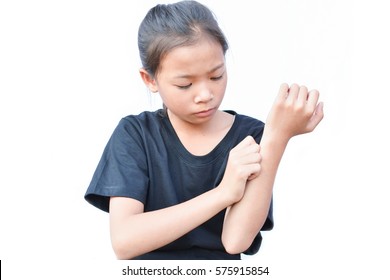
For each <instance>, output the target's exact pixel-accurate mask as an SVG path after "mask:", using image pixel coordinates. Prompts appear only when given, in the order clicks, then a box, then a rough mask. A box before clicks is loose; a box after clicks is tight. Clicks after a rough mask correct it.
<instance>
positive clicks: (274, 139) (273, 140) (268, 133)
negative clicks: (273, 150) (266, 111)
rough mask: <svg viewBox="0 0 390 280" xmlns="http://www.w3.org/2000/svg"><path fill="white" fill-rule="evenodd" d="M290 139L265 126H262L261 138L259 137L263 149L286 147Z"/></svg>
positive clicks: (280, 132) (286, 135)
mask: <svg viewBox="0 0 390 280" xmlns="http://www.w3.org/2000/svg"><path fill="white" fill-rule="evenodd" d="M290 139H291V136H289V135H288V134H286V133H285V132H282V131H278V130H276V129H273V128H272V127H270V126H268V125H267V124H266V125H265V126H264V132H263V136H262V137H261V146H262V147H263V146H264V145H272V146H280V147H283V146H287V144H288V142H289V141H290Z"/></svg>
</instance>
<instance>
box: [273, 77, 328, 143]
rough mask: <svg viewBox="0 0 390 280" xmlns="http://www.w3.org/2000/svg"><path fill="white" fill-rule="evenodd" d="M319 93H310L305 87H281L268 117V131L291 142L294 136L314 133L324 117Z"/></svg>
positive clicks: (295, 85) (313, 91)
mask: <svg viewBox="0 0 390 280" xmlns="http://www.w3.org/2000/svg"><path fill="white" fill-rule="evenodd" d="M318 99H319V92H318V91H317V90H311V91H310V92H308V90H307V88H306V87H305V86H298V85H297V84H293V85H291V87H290V88H289V87H288V85H287V84H282V85H281V86H280V90H279V94H278V96H277V98H276V100H275V103H274V105H273V107H272V109H271V111H270V113H269V115H268V118H267V121H266V129H268V130H270V131H272V133H273V134H276V135H277V137H285V139H286V140H289V139H290V138H292V137H293V136H296V135H299V134H304V133H308V132H311V131H313V130H314V129H315V128H316V126H317V125H318V124H319V123H320V122H321V120H322V118H323V117H324V111H323V103H322V102H320V103H318Z"/></svg>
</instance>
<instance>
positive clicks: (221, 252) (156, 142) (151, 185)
mask: <svg viewBox="0 0 390 280" xmlns="http://www.w3.org/2000/svg"><path fill="white" fill-rule="evenodd" d="M227 112H228V113H230V114H232V115H235V120H234V123H233V125H232V127H231V129H230V130H229V131H228V133H227V134H226V136H225V137H224V138H223V139H222V140H221V142H220V143H219V144H218V145H217V146H216V147H215V148H214V149H213V150H212V151H211V152H210V153H208V154H207V155H204V156H194V155H193V154H191V153H189V152H188V151H187V150H186V148H185V147H184V146H183V144H182V143H181V142H180V140H179V138H178V136H177V134H176V132H175V130H174V128H173V126H172V125H171V123H170V121H169V118H168V115H167V114H166V111H165V110H158V111H156V112H143V113H141V114H139V115H131V116H127V117H125V118H123V119H122V120H121V121H120V122H119V124H118V126H117V127H116V129H115V131H114V133H113V134H112V136H111V138H110V140H109V142H108V144H107V146H106V148H105V150H104V152H103V155H102V157H101V160H100V162H99V164H98V166H97V169H96V171H95V173H94V175H93V178H92V181H91V183H90V185H89V187H88V189H87V192H86V194H85V199H86V200H87V201H88V202H89V203H91V204H92V205H94V206H96V207H98V208H100V209H102V210H104V211H107V212H108V210H109V198H110V197H112V196H122V197H130V198H134V199H136V200H139V201H140V202H142V203H143V204H144V211H145V212H147V211H152V210H157V209H162V208H165V207H169V206H172V205H176V204H179V203H181V202H184V201H187V200H189V199H191V198H194V197H196V196H198V195H200V194H202V193H204V192H207V191H209V190H210V189H212V188H215V187H216V186H218V185H219V183H220V182H221V180H222V178H223V175H224V171H225V167H226V163H227V159H228V155H229V152H230V150H231V149H232V148H234V147H235V146H236V145H237V144H238V143H240V142H241V141H242V140H243V139H244V138H245V137H246V136H248V135H252V136H253V138H254V139H255V140H256V141H257V142H258V143H259V142H260V138H261V136H262V133H263V129H264V123H262V122H261V121H259V120H256V119H254V118H251V117H247V116H243V115H239V114H236V113H235V112H233V111H227ZM224 214H225V210H224V211H221V212H220V213H218V214H217V215H215V216H214V217H213V218H211V219H210V220H208V221H206V222H205V223H203V224H202V225H200V226H199V227H197V228H195V229H194V230H192V231H190V232H189V233H187V234H185V235H184V236H182V237H181V238H179V239H177V240H175V241H173V242H172V243H170V244H168V245H166V246H164V247H162V248H160V249H158V250H156V251H153V252H150V253H147V254H145V255H142V256H139V257H137V258H136V259H240V255H239V254H238V255H230V254H228V253H227V252H226V251H225V249H224V247H223V245H222V242H221V233H222V225H223V219H224ZM272 227H273V215H272V203H271V207H270V210H269V213H268V217H267V220H266V222H265V224H264V226H263V228H262V230H270V229H272ZM261 240H262V237H261V234H260V232H259V233H258V235H257V236H256V238H255V240H254V241H253V243H252V245H251V246H250V248H249V249H248V250H247V251H246V252H244V253H245V254H255V253H256V252H257V251H258V250H259V248H260V245H261Z"/></svg>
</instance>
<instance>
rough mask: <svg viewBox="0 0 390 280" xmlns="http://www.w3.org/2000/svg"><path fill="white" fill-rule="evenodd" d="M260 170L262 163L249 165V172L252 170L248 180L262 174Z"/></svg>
mask: <svg viewBox="0 0 390 280" xmlns="http://www.w3.org/2000/svg"><path fill="white" fill-rule="evenodd" d="M260 171H261V165H260V164H252V165H248V172H250V173H249V176H248V181H250V180H253V179H255V178H256V177H258V176H259V175H260Z"/></svg>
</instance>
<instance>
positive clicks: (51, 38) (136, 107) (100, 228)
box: [0, 0, 390, 279]
mask: <svg viewBox="0 0 390 280" xmlns="http://www.w3.org/2000/svg"><path fill="white" fill-rule="evenodd" d="M156 3H158V1H151V0H149V1H87V0H78V1H43V0H39V1H1V2H0V94H1V98H0V124H1V126H0V129H1V137H0V227H1V230H0V259H1V260H2V263H3V270H2V273H3V275H4V276H5V275H7V276H8V277H7V278H8V279H24V278H26V277H27V276H31V277H32V279H38V276H40V277H43V278H44V279H46V278H50V279H68V276H69V275H73V274H75V275H76V272H77V275H79V276H80V275H86V276H87V275H90V276H91V275H93V277H94V278H95V279H100V278H99V276H101V277H102V276H103V275H104V272H106V273H108V275H109V276H110V277H111V278H112V279H114V275H110V274H109V273H111V272H107V271H106V270H105V269H104V268H105V266H108V267H110V266H114V267H115V266H117V263H115V262H116V261H115V256H114V254H113V252H112V250H111V245H110V240H109V233H108V215H107V214H106V213H104V212H102V211H100V210H97V209H95V208H93V207H92V206H90V205H89V204H88V203H87V202H85V201H84V198H83V196H84V193H85V191H86V188H87V186H88V184H89V181H90V179H91V177H92V174H93V172H94V170H95V167H96V165H97V163H98V160H99V159H100V156H101V153H102V152H103V148H104V146H105V144H106V142H107V140H108V138H109V136H110V135H111V133H112V131H113V129H114V128H115V126H116V124H117V123H118V121H119V119H120V118H121V117H123V116H125V115H128V114H135V113H139V112H141V111H144V110H154V109H156V108H159V107H160V105H161V104H160V101H159V99H158V97H156V96H152V95H150V93H148V92H147V90H146V88H145V86H144V85H143V84H142V82H141V79H140V78H139V74H138V69H139V68H140V66H141V65H140V61H139V58H138V49H137V41H136V39H137V29H138V26H139V23H140V22H141V20H142V18H143V17H144V15H145V14H146V12H147V10H148V9H149V8H151V7H152V6H154V5H155V4H156ZM203 3H204V4H206V5H208V6H209V7H210V8H211V9H212V10H213V11H214V12H215V14H216V16H217V18H218V20H219V22H220V25H221V27H222V29H223V30H224V32H225V34H226V36H227V38H228V40H229V42H230V50H229V52H228V54H227V63H228V70H229V84H228V89H227V94H226V98H225V100H224V103H223V104H222V108H221V109H234V110H236V111H237V112H239V113H242V114H246V115H251V116H254V117H257V118H259V119H262V120H265V118H266V116H267V113H268V110H269V108H270V106H271V104H272V102H273V99H274V97H275V95H276V93H277V90H278V88H279V85H280V83H282V82H287V83H293V82H295V83H298V84H305V85H307V86H308V88H309V89H312V88H317V89H318V90H319V91H320V93H321V100H322V101H324V103H325V118H324V120H323V122H322V123H321V124H320V125H319V127H318V128H317V129H316V131H315V132H313V133H312V134H308V135H303V136H298V137H296V138H294V139H292V141H291V142H290V144H289V147H288V149H287V151H286V153H285V156H284V158H283V161H282V163H281V165H280V169H279V173H278V176H277V180H276V183H275V192H274V216H275V228H274V230H273V231H271V232H266V233H264V241H263V246H262V248H261V251H260V252H259V253H258V254H257V255H255V256H252V257H249V258H247V259H246V260H245V261H248V262H250V263H252V261H253V263H254V264H256V265H262V266H266V265H267V266H269V267H270V269H272V273H271V274H272V275H271V277H272V276H273V277H274V278H273V279H287V278H286V277H288V276H290V277H292V279H298V278H300V279H330V278H336V279H340V278H341V277H348V278H349V277H352V276H367V277H370V278H371V279H385V278H386V277H385V275H389V274H390V273H389V271H388V269H387V265H388V259H389V250H390V246H389V241H388V240H389V237H388V236H389V234H390V229H389V228H390V227H389V217H388V216H389V213H390V206H389V202H388V201H389V195H388V193H389V192H388V191H387V188H389V186H390V184H389V178H388V174H389V171H388V169H389V163H388V159H389V156H390V153H389V148H388V143H389V140H390V139H389V135H390V134H389V132H388V131H387V130H388V128H389V125H388V121H389V113H388V112H389V104H388V101H389V98H388V95H389V80H390V79H389V78H390V77H389V76H390V75H389V70H388V68H389V65H390V59H389V51H388V50H389V49H390V44H389V40H388V37H389V32H388V26H390V20H389V17H388V10H387V9H386V5H385V3H386V1H383V2H379V1H361V2H357V1H325V0H323V1H320V0H302V1H299V0H296V1H287V0H284V1H282V0H278V1H249V0H242V1H222V0H221V1H211V0H210V1H203ZM248 259H249V260H248ZM115 269H117V268H115ZM100 270H101V272H100ZM54 273H56V275H54ZM53 275H54V277H53ZM22 277H24V278H22ZM387 277H388V276H387ZM87 278H88V277H87ZM106 278H107V277H106ZM26 279H27V278H26ZM91 279H92V277H91ZM102 279H103V278H102Z"/></svg>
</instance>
